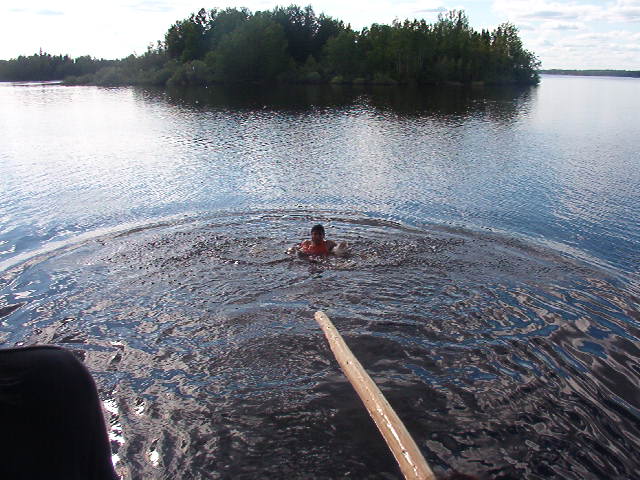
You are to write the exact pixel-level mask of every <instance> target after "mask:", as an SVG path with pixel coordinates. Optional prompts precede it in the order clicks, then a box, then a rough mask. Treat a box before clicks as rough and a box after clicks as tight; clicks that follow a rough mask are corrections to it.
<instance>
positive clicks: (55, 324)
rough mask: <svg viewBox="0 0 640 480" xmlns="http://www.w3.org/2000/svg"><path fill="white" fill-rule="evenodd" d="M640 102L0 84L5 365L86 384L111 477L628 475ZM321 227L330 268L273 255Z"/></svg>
mask: <svg viewBox="0 0 640 480" xmlns="http://www.w3.org/2000/svg"><path fill="white" fill-rule="evenodd" d="M638 112H640V81H639V80H637V79H616V78H588V77H585V78H579V77H553V76H543V77H542V82H541V84H540V85H539V86H538V87H533V88H527V89H507V88H502V89H488V88H487V89H479V90H464V89H456V88H449V89H428V90H427V91H425V92H420V91H415V90H412V89H400V88H398V89H396V88H391V87H381V88H375V89H355V88H346V87H339V86H336V87H330V86H318V87H305V88H297V87H295V88H294V87H292V88H287V89H276V90H270V91H269V92H260V91H257V90H256V89H240V88H234V89H228V88H227V89H225V88H211V89H202V90H199V91H194V90H191V91H167V92H164V91H153V90H143V89H135V88H114V89H105V88H94V87H65V86H61V85H42V84H40V85H35V84H28V85H24V84H0V173H1V175H0V219H1V224H0V342H2V345H3V346H5V347H9V346H14V345H22V344H33V343H53V344H57V345H62V346H65V347H67V348H69V349H71V350H73V351H74V352H76V353H77V354H78V355H79V356H80V357H81V358H83V360H84V361H85V363H86V364H87V366H88V367H89V369H90V370H91V372H92V373H93V374H94V377H95V379H96V382H97V384H98V388H99V391H100V396H101V398H102V400H103V402H104V405H105V409H106V412H107V413H106V418H107V420H108V422H109V429H110V436H111V440H112V449H113V452H114V457H113V460H114V462H115V465H116V469H117V471H118V472H119V473H120V474H121V475H122V477H123V478H127V479H129V478H131V479H138V478H167V479H174V478H185V479H191V478H212V479H219V478H225V479H226V478H229V479H230V478H233V479H242V478H285V477H288V478H301V479H310V478H318V479H328V478H357V479H361V478H370V479H377V478H385V479H395V478H400V473H399V470H398V469H397V467H396V465H395V462H394V460H393V458H392V457H391V455H390V454H389V453H388V452H387V449H386V446H385V445H384V443H383V441H382V440H381V439H380V438H379V436H378V434H377V433H376V431H375V427H374V426H373V424H372V422H371V420H370V419H369V417H368V415H367V413H366V411H365V410H364V409H363V408H362V406H361V405H360V403H359V400H358V399H357V397H356V396H355V393H354V392H353V390H352V389H351V387H350V385H349V384H348V382H347V381H346V380H345V378H344V377H343V375H342V373H341V372H340V370H339V367H338V366H337V364H336V363H335V360H334V359H333V356H332V354H331V352H330V350H329V348H328V346H327V345H326V343H325V340H324V337H323V336H322V333H321V331H320V329H319V328H318V326H317V325H316V324H315V322H314V320H313V314H314V312H315V311H317V310H319V309H321V310H324V311H325V312H326V313H327V314H328V315H329V316H330V317H331V318H332V319H333V321H334V323H335V324H336V326H337V328H338V329H339V330H340V331H341V332H342V333H343V335H344V337H345V339H346V341H347V343H348V344H349V345H350V346H351V348H352V350H353V351H354V353H355V354H356V355H357V356H358V357H359V358H360V360H361V362H362V364H363V366H364V367H365V368H366V369H367V370H368V371H369V373H370V374H371V375H372V377H373V379H374V380H375V381H376V382H377V383H378V385H379V386H380V387H381V389H382V391H383V392H384V393H385V394H386V395H387V397H388V399H389V401H390V403H391V404H392V405H393V406H394V407H395V408H396V411H397V413H398V414H399V416H400V417H401V418H402V419H403V420H404V422H405V424H406V426H407V428H408V430H409V431H410V432H411V433H412V435H413V436H414V438H415V440H416V442H417V444H418V445H419V447H420V449H421V450H422V452H423V454H424V455H425V457H426V459H427V461H428V462H429V463H430V464H431V466H432V467H433V468H434V469H435V470H436V471H438V472H448V471H450V470H451V469H457V470H459V471H462V472H466V473H470V474H475V475H478V476H479V477H480V478H496V479H497V478H500V479H505V478H518V479H520V478H530V479H539V478H563V479H590V478H594V479H596V478H597V479H609V478H635V477H638V476H640V460H639V459H638V456H637V452H638V450H639V449H640V364H639V359H640V348H639V343H638V342H639V341H640V300H639V298H640V274H639V272H638V264H639V260H640V255H639V253H638V252H639V251H640V226H639V223H638V218H640V195H639V194H638V192H639V190H640V155H639V151H640V140H639V139H640V121H639V120H640V118H639V114H638ZM314 223H323V224H324V225H325V227H326V229H327V236H328V238H333V239H338V240H346V241H348V242H349V244H350V245H351V253H350V255H349V256H347V257H344V258H338V257H329V258H326V259H318V260H317V261H312V262H309V261H307V260H302V259H299V258H297V257H295V256H291V255H288V254H287V253H286V249H287V248H288V247H289V246H291V245H293V244H295V243H298V242H300V241H301V240H302V239H303V238H306V237H308V234H309V229H310V227H311V226H312V225H313V224H314Z"/></svg>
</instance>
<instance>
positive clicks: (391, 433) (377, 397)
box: [315, 311, 436, 480]
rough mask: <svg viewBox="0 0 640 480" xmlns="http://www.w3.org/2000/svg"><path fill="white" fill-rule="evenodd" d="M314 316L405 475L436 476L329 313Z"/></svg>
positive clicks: (414, 478) (411, 478) (430, 479)
mask: <svg viewBox="0 0 640 480" xmlns="http://www.w3.org/2000/svg"><path fill="white" fill-rule="evenodd" d="M315 319H316V321H317V322H318V324H319V325H320V328H322V331H323V332H324V335H325V337H327V341H328V342H329V346H330V347H331V351H332V352H333V355H334V356H335V357H336V360H337V361H338V364H339V365H340V367H341V368H342V371H343V372H344V374H345V375H346V377H347V379H348V380H349V382H350V383H351V385H352V386H353V388H354V389H355V391H356V393H357V394H358V396H359V397H360V399H361V400H362V403H364V406H365V407H366V409H367V411H368V412H369V415H371V418H372V419H373V421H374V422H375V424H376V426H377V427H378V430H379V431H380V433H381V434H382V436H383V438H384V440H385V441H386V442H387V445H388V446H389V449H390V450H391V453H393V456H394V457H395V459H396V461H397V462H398V465H399V466H400V471H401V472H402V474H403V475H404V478H405V479H407V480H435V478H436V477H435V475H434V474H433V472H432V471H431V468H429V465H428V464H427V462H426V460H425V459H424V457H423V456H422V453H420V449H418V446H417V445H416V442H414V441H413V438H411V435H410V434H409V432H408V431H407V429H406V427H405V426H404V424H403V423H402V420H400V418H399V417H398V415H397V414H396V412H395V411H394V410H393V408H391V405H390V404H389V402H388V401H387V399H386V398H385V397H384V395H383V394H382V392H381V391H380V389H379V388H378V386H377V385H376V384H375V383H374V382H373V380H372V379H371V377H370V376H369V374H367V372H366V371H365V370H364V368H362V365H361V364H360V362H359V361H358V359H357V358H356V357H355V356H354V355H353V353H352V352H351V350H350V349H349V347H348V346H347V344H346V343H345V341H344V339H343V338H342V336H341V335H340V332H338V330H337V329H336V327H335V326H334V325H333V323H332V322H331V320H330V319H329V317H328V316H327V315H326V314H325V313H324V312H321V311H319V312H316V314H315Z"/></svg>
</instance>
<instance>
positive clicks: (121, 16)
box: [0, 0, 640, 70]
mask: <svg viewBox="0 0 640 480" xmlns="http://www.w3.org/2000/svg"><path fill="white" fill-rule="evenodd" d="M291 3H296V4H299V5H302V6H304V5H306V4H309V3H310V4H311V5H312V6H313V8H314V10H315V12H316V14H320V13H325V14H327V15H330V16H332V17H335V18H338V19H340V20H343V21H345V22H346V23H350V24H351V26H352V27H353V28H356V29H360V28H362V27H364V26H368V25H370V24H371V23H374V22H376V23H390V22H391V21H393V19H394V18H398V19H400V20H403V19H405V18H411V19H413V18H424V19H426V20H427V21H429V22H431V21H434V20H436V19H437V16H438V13H440V12H443V11H446V10H448V9H454V8H456V9H464V10H465V11H466V12H467V15H468V17H469V20H470V24H471V26H472V27H473V28H475V29H476V30H480V29H482V28H489V29H493V28H495V27H496V26H497V25H499V24H500V23H502V22H506V21H509V22H511V23H513V24H515V25H516V26H517V27H518V28H519V29H520V36H521V38H522V39H523V41H524V44H525V47H526V48H527V49H528V50H531V51H533V52H535V53H536V54H537V55H538V57H539V58H540V60H541V61H542V66H543V68H578V69H588V68H598V69H600V68H613V69H627V70H640V0H396V1H391V0H352V1H345V0H316V1H314V2H310V1H308V0H307V1H304V2H296V1H294V0H291V1H289V0H286V1H280V2H278V1H277V0H273V1H266V0H247V1H230V0H220V1H217V2H216V1H214V2H211V3H207V2H203V1H202V0H112V2H100V3H98V2H94V0H57V1H55V2H51V1H45V0H5V1H4V2H2V5H1V6H0V19H2V24H1V25H2V28H0V59H9V58H15V57H17V56H18V55H31V54H33V53H36V52H38V51H39V50H40V48H42V50H43V51H46V52H48V53H52V54H59V53H62V54H65V53H66V54H69V55H71V56H72V57H77V56H80V55H91V56H93V57H101V58H121V57H124V56H127V55H128V54H130V53H137V54H140V53H143V52H144V51H145V50H146V48H147V45H149V44H150V43H154V42H155V41H157V40H161V39H163V38H164V34H165V32H166V31H167V29H168V28H169V26H171V24H172V23H174V22H175V21H176V20H179V19H183V18H186V17H188V16H189V14H190V13H192V12H195V11H197V10H199V9H200V8H201V7H205V8H207V9H210V8H213V7H219V8H224V7H229V6H232V7H240V6H244V7H247V8H249V9H250V10H251V11H257V10H269V9H272V8H273V7H274V6H276V5H289V4H291Z"/></svg>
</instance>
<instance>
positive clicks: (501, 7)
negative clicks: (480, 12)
mask: <svg viewBox="0 0 640 480" xmlns="http://www.w3.org/2000/svg"><path fill="white" fill-rule="evenodd" d="M493 10H494V11H495V12H496V13H498V14H499V15H501V16H506V17H507V18H508V19H509V20H510V21H512V22H516V23H517V22H520V21H549V20H556V21H561V20H564V21H583V22H585V21H591V20H594V19H597V18H601V16H602V11H603V7H602V6H596V5H592V4H587V3H584V2H558V1H549V0H494V1H493Z"/></svg>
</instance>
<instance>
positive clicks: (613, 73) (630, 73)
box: [540, 68, 640, 78]
mask: <svg viewBox="0 0 640 480" xmlns="http://www.w3.org/2000/svg"><path fill="white" fill-rule="evenodd" d="M540 73H543V74H546V75H579V76H584V77H632V78H640V70H564V69H557V68H554V69H551V70H540Z"/></svg>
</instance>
